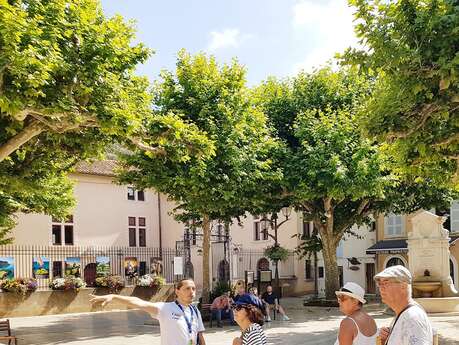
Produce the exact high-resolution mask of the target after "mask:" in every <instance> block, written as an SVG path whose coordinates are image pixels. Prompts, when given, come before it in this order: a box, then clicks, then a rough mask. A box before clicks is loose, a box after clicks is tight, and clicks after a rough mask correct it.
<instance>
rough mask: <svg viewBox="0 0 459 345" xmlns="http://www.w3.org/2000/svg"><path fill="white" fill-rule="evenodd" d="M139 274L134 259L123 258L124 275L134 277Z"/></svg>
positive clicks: (137, 265) (137, 264) (136, 262)
mask: <svg viewBox="0 0 459 345" xmlns="http://www.w3.org/2000/svg"><path fill="white" fill-rule="evenodd" d="M138 272H139V262H138V261H137V258H135V257H127V258H124V274H125V275H126V277H134V276H135V275H137V274H138Z"/></svg>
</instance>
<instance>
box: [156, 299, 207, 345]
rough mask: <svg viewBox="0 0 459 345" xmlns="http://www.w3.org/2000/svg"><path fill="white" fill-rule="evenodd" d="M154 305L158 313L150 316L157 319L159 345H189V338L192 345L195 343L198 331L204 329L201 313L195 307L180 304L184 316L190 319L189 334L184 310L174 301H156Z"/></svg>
mask: <svg viewBox="0 0 459 345" xmlns="http://www.w3.org/2000/svg"><path fill="white" fill-rule="evenodd" d="M154 305H155V307H156V308H158V313H157V314H156V315H154V314H152V317H154V318H155V319H157V320H158V321H159V326H160V331H161V345H190V340H191V341H192V344H193V345H195V344H196V340H197V335H198V332H203V331H204V324H203V323H202V318H201V313H200V312H199V310H198V309H197V308H195V307H191V306H188V307H184V306H182V308H183V309H184V312H185V315H186V317H187V318H188V320H189V321H192V323H191V325H192V326H191V334H190V333H189V331H188V325H187V322H186V320H185V316H184V312H183V311H182V310H180V307H179V306H178V305H177V304H176V303H175V302H167V303H165V302H158V303H154ZM196 314H197V315H196Z"/></svg>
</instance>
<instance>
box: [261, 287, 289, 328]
mask: <svg viewBox="0 0 459 345" xmlns="http://www.w3.org/2000/svg"><path fill="white" fill-rule="evenodd" d="M261 300H262V301H263V302H264V303H265V308H266V321H267V322H270V321H271V316H270V309H271V308H274V309H275V310H277V311H278V312H279V314H281V315H282V320H284V321H289V320H290V318H289V317H288V316H287V314H286V313H285V310H284V308H282V306H281V305H280V304H279V297H278V296H277V294H275V293H274V292H273V287H272V286H271V285H268V287H267V288H266V292H264V293H263V295H261Z"/></svg>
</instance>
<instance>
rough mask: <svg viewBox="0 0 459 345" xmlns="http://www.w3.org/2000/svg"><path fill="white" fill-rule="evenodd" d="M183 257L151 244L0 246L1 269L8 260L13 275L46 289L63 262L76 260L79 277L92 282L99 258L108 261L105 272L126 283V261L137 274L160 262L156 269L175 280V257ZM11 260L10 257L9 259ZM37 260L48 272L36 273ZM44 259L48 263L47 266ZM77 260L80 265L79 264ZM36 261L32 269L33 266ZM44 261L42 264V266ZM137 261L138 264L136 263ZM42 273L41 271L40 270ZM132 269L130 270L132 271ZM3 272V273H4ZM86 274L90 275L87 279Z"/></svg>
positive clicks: (60, 272)
mask: <svg viewBox="0 0 459 345" xmlns="http://www.w3.org/2000/svg"><path fill="white" fill-rule="evenodd" d="M177 256H180V257H182V256H183V251H182V250H180V249H173V248H163V249H161V250H160V249H159V248H152V247H111V246H106V247H104V246H32V245H4V246H0V271H5V270H6V269H7V266H8V262H10V266H11V264H12V266H13V267H14V277H16V278H18V277H22V278H29V277H35V278H37V282H38V287H39V288H40V289H46V288H48V285H49V282H50V281H51V280H52V279H53V278H55V277H57V276H65V274H66V272H65V269H66V262H70V261H72V259H70V260H69V258H78V259H76V260H75V259H73V261H74V262H77V265H78V266H79V272H78V273H79V274H78V275H79V276H81V277H82V278H83V279H85V280H86V281H87V280H88V279H90V280H91V281H94V279H95V277H94V275H95V274H96V270H97V263H98V260H97V259H98V258H99V261H101V259H100V258H105V261H108V262H109V267H107V273H109V274H113V275H119V276H121V277H123V278H124V279H125V280H126V281H127V283H128V284H129V283H130V282H131V280H132V279H130V278H131V276H132V275H129V270H127V268H126V266H127V262H129V261H130V264H131V265H133V266H134V267H133V268H131V269H133V270H134V271H136V273H137V275H143V274H147V273H151V269H152V268H153V267H152V265H155V264H156V266H157V262H158V261H159V262H160V263H161V269H160V270H161V272H159V273H160V274H161V275H162V276H163V277H164V278H165V279H166V281H167V282H169V283H170V282H174V281H176V280H177V279H180V278H181V276H179V275H174V257H177ZM11 259H12V260H11ZM37 262H40V264H41V265H42V266H41V267H42V268H45V271H46V270H47V271H48V274H37V273H40V272H39V271H37V267H38V265H37ZM46 262H48V264H47V267H45V266H46ZM78 262H79V264H78ZM34 264H35V269H34ZM43 264H44V265H45V266H43ZM135 264H137V265H135ZM42 272H43V271H42ZM131 272H132V270H131ZM3 274H4V273H3ZM88 277H89V278H88Z"/></svg>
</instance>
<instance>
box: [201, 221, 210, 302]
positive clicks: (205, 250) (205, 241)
mask: <svg viewBox="0 0 459 345" xmlns="http://www.w3.org/2000/svg"><path fill="white" fill-rule="evenodd" d="M210 230H211V227H210V219H209V216H208V215H204V216H203V219H202V235H203V236H202V302H203V303H209V299H210V298H209V297H210V295H209V292H210V284H209V283H210V267H209V254H210Z"/></svg>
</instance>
